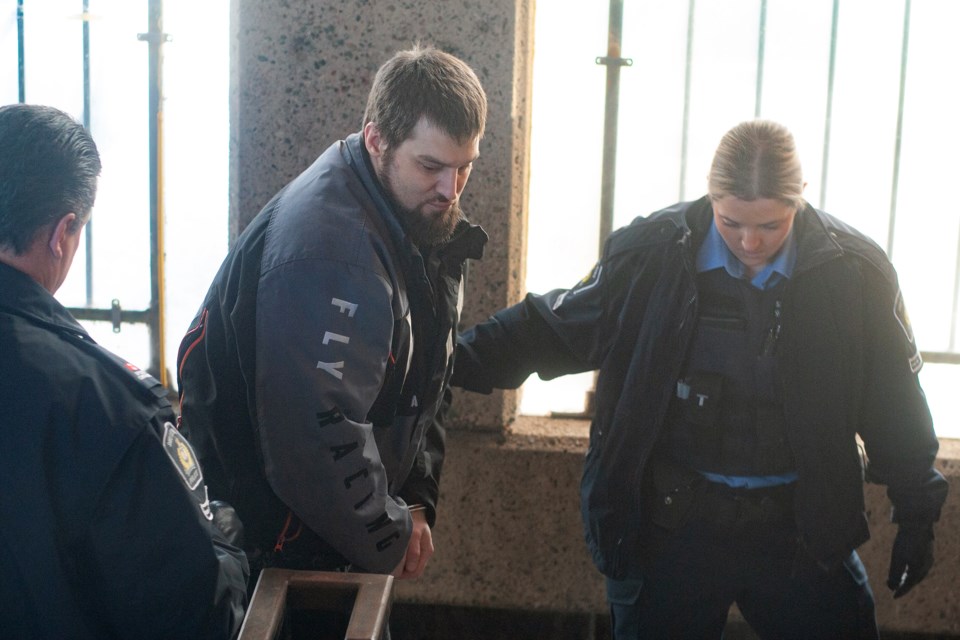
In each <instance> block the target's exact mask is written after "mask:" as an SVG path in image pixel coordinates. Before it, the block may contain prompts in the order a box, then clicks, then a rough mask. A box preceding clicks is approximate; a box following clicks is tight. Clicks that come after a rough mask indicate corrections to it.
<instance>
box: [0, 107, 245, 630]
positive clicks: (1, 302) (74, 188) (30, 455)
mask: <svg viewBox="0 0 960 640" xmlns="http://www.w3.org/2000/svg"><path fill="white" fill-rule="evenodd" d="M0 149H2V150H3V151H2V152H0V441H2V442H3V446H2V447H0V523H2V525H0V629H2V630H3V631H2V634H0V635H3V636H4V637H14V638H74V639H82V638H141V639H142V638H230V637H232V636H233V635H235V634H236V632H237V630H238V629H239V626H240V623H241V621H242V619H243V613H244V608H245V606H246V577H247V573H248V569H247V561H246V558H245V556H244V554H243V552H242V551H240V550H239V549H238V548H237V547H235V546H233V545H231V544H230V543H228V542H227V540H226V538H225V536H224V534H223V533H221V531H220V530H219V528H218V527H217V526H216V525H215V524H214V520H215V519H217V520H218V521H220V520H221V519H222V518H225V517H226V518H229V515H230V511H231V510H230V508H229V507H227V506H226V505H222V504H221V505H213V508H212V509H211V505H210V502H209V500H208V499H207V496H206V485H205V484H204V479H203V475H202V473H201V470H200V467H199V466H198V464H197V459H196V457H195V455H194V453H193V450H192V449H191V448H190V445H189V444H188V443H187V442H186V440H185V439H184V438H183V437H182V436H180V435H179V433H178V432H177V430H176V429H175V428H174V426H173V423H174V421H175V418H174V415H173V411H172V410H171V407H170V403H169V402H168V401H167V400H166V397H165V396H166V390H165V389H164V388H163V387H162V386H161V385H160V383H159V382H157V380H155V379H154V378H153V377H151V376H150V375H148V374H147V373H146V372H144V371H141V370H139V369H138V368H137V367H135V366H133V365H131V364H129V363H127V362H125V361H124V360H121V359H120V358H118V357H116V356H114V355H113V354H111V353H110V352H108V351H106V350H105V349H103V348H102V347H100V346H99V345H97V344H96V343H95V342H94V341H93V339H92V338H91V337H90V336H89V335H88V334H87V332H86V331H85V330H84V328H83V327H82V326H80V324H78V323H77V321H76V320H75V319H74V318H73V317H72V316H71V315H70V313H69V312H68V311H67V310H66V309H65V308H64V307H63V306H62V305H61V304H60V303H59V302H57V300H56V299H54V297H53V294H54V293H55V292H56V291H57V289H58V288H59V287H60V285H61V284H63V281H64V279H65V278H66V276H67V272H68V271H69V269H70V264H71V262H72V261H73V256H74V254H75V253H76V251H77V246H78V244H79V242H80V236H81V233H80V232H81V229H82V228H83V226H84V224H86V222H87V221H88V220H89V219H90V213H91V210H92V208H93V202H94V197H95V195H96V187H97V176H98V175H99V173H100V156H99V153H98V151H97V147H96V145H95V144H94V141H93V139H92V138H91V137H90V135H89V133H88V132H87V131H86V130H84V128H83V127H82V126H81V125H80V124H78V123H77V122H75V121H74V120H73V119H72V118H71V117H70V116H68V115H67V114H65V113H63V112H61V111H58V110H56V109H53V108H51V107H43V106H35V105H23V104H19V105H9V106H5V107H0ZM234 525H235V523H234ZM225 528H226V527H225ZM234 532H235V531H234Z"/></svg>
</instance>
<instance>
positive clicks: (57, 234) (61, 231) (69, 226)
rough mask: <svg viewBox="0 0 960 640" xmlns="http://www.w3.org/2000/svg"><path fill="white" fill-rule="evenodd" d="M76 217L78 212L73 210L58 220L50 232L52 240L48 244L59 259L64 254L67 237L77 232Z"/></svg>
mask: <svg viewBox="0 0 960 640" xmlns="http://www.w3.org/2000/svg"><path fill="white" fill-rule="evenodd" d="M76 219H77V214H75V213H72V212H71V213H68V214H66V215H64V216H63V217H62V218H60V220H58V221H57V224H55V225H54V226H53V231H51V232H50V240H49V241H48V243H47V246H48V247H49V248H50V252H51V253H53V255H54V256H55V257H56V258H57V259H58V260H60V259H62V258H63V256H64V247H65V246H66V241H67V238H68V237H69V236H70V235H71V234H72V233H76V231H74V221H75V220H76Z"/></svg>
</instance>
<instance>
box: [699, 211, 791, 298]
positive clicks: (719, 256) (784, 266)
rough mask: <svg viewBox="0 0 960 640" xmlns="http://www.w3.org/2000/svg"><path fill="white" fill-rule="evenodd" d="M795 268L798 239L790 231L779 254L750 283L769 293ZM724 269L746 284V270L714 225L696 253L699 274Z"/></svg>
mask: <svg viewBox="0 0 960 640" xmlns="http://www.w3.org/2000/svg"><path fill="white" fill-rule="evenodd" d="M796 264H797V239H796V237H795V236H794V234H793V229H790V233H789V234H787V238H786V240H784V242H783V246H782V247H781V248H780V251H779V252H777V255H776V256H774V258H773V260H772V261H771V262H770V264H768V265H767V266H766V267H764V268H763V270H762V271H761V272H760V273H758V274H757V275H755V276H754V277H753V278H751V279H750V284H752V285H753V286H754V287H756V288H757V289H760V290H761V291H762V290H764V289H770V288H772V287H774V286H775V285H776V284H777V283H778V282H780V281H781V280H783V279H784V278H789V277H790V276H791V275H793V268H794V266H796ZM721 267H722V268H723V269H725V270H726V272H727V273H729V274H730V276H731V277H733V278H736V279H738V280H745V279H746V277H747V268H746V267H745V266H744V265H743V263H742V262H740V261H739V260H738V259H737V257H736V256H735V255H733V252H732V251H730V248H729V247H727V243H726V242H724V241H723V236H721V235H720V232H719V231H717V225H716V224H711V225H710V231H709V232H708V233H707V237H706V239H705V240H704V241H703V244H701V245H700V250H699V251H698V252H697V272H698V273H702V272H704V271H711V270H713V269H720V268H721Z"/></svg>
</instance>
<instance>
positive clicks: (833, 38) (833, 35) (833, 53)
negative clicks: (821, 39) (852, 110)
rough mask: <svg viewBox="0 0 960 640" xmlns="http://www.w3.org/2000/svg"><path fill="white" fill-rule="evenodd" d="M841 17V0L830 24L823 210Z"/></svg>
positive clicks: (822, 180) (822, 190) (821, 193)
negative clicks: (838, 30)
mask: <svg viewBox="0 0 960 640" xmlns="http://www.w3.org/2000/svg"><path fill="white" fill-rule="evenodd" d="M839 17H840V0H833V17H832V18H831V24H830V66H829V68H828V69H827V108H826V113H825V115H824V124H823V165H822V167H821V170H820V203H819V206H820V208H821V209H823V208H825V206H826V202H827V177H828V176H829V171H828V168H829V166H830V128H831V124H832V122H833V81H834V78H835V77H836V71H837V27H838V25H839V22H838V21H839Z"/></svg>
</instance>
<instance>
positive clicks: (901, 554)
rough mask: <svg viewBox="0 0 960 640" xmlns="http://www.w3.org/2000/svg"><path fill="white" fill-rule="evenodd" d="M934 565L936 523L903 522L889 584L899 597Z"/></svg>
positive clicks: (894, 549)
mask: <svg viewBox="0 0 960 640" xmlns="http://www.w3.org/2000/svg"><path fill="white" fill-rule="evenodd" d="M932 566H933V524H932V523H928V524H917V523H911V522H902V523H900V528H899V529H898V530H897V538H896V540H894V541H893V552H892V553H891V554H890V573H889V575H888V576H887V587H889V588H890V590H891V591H893V597H894V598H899V597H900V596H902V595H905V594H906V593H907V592H908V591H910V589H913V587H914V586H916V585H917V584H918V583H919V582H920V581H921V580H923V579H924V578H925V577H927V572H929V571H930V567H932Z"/></svg>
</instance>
